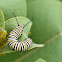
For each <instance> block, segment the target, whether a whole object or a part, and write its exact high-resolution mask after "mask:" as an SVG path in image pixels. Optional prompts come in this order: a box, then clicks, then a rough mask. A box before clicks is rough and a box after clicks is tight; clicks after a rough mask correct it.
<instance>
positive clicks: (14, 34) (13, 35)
mask: <svg viewBox="0 0 62 62" xmlns="http://www.w3.org/2000/svg"><path fill="white" fill-rule="evenodd" d="M13 14H14V13H13ZM14 16H15V15H14ZM15 18H16V16H15ZM16 21H17V19H16ZM29 22H31V21H29ZM29 22H28V23H29ZM28 23H27V24H28ZM17 24H18V21H17ZM27 24H25V25H24V24H21V25H19V24H18V27H17V28H15V29H13V31H11V32H10V34H9V36H8V42H9V46H10V48H11V49H13V50H15V51H20V52H21V51H25V50H27V49H28V48H29V47H30V46H31V44H32V40H31V39H30V38H27V39H26V40H25V41H22V42H18V38H19V37H21V35H22V34H23V30H24V27H25V26H26V25H27Z"/></svg>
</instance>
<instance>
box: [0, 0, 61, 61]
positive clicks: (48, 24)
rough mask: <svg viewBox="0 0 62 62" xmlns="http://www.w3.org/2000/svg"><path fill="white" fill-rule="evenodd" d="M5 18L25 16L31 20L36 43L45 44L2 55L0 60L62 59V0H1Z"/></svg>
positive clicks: (0, 4)
mask: <svg viewBox="0 0 62 62" xmlns="http://www.w3.org/2000/svg"><path fill="white" fill-rule="evenodd" d="M0 8H1V9H2V11H3V13H4V16H5V20H7V19H9V18H12V17H14V16H13V14H12V13H13V12H14V13H15V15H16V16H24V17H27V18H29V19H30V20H32V18H33V20H32V23H33V25H32V28H31V34H33V35H34V36H33V38H32V39H33V42H35V43H39V44H41V43H45V44H46V45H45V46H44V47H43V48H35V49H32V50H29V51H25V52H13V53H9V54H6V55H3V56H0V61H1V62H35V61H36V60H37V59H39V58H42V59H45V60H46V61H47V62H62V1H61V0H0Z"/></svg>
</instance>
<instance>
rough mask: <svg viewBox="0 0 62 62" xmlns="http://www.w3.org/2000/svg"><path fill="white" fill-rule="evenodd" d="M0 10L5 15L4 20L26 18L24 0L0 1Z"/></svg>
mask: <svg viewBox="0 0 62 62" xmlns="http://www.w3.org/2000/svg"><path fill="white" fill-rule="evenodd" d="M0 8H1V9H2V11H3V12H4V14H5V19H6V20H7V19H9V18H11V17H14V15H13V13H15V15H16V16H26V2H25V0H0Z"/></svg>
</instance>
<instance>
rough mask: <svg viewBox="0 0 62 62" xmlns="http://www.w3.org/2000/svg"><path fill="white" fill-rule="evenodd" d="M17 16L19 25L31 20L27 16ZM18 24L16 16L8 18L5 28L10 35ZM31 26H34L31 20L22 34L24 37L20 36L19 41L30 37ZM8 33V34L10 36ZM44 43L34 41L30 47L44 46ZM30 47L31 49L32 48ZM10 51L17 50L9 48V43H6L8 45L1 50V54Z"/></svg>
mask: <svg viewBox="0 0 62 62" xmlns="http://www.w3.org/2000/svg"><path fill="white" fill-rule="evenodd" d="M16 18H17V21H18V23H19V25H21V24H24V25H25V24H26V23H28V22H29V21H30V20H29V19H28V18H26V17H21V16H19V17H16ZM17 26H18V25H17V22H16V19H15V17H14V18H11V19H8V20H7V21H6V24H5V28H6V30H7V32H8V35H9V33H10V32H11V31H12V30H13V29H14V28H16V27H17ZM31 26H32V22H30V23H29V24H28V25H27V26H26V27H25V28H24V31H23V35H22V37H21V38H19V42H21V41H24V40H25V39H26V38H28V35H29V31H30V29H31ZM8 35H7V36H8ZM43 46H44V45H43V44H35V43H32V45H31V47H30V49H33V48H35V47H43ZM30 49H29V50H30ZM10 52H15V51H13V50H12V49H11V48H9V46H8V43H6V47H5V48H4V49H3V50H2V51H1V52H0V54H3V53H10Z"/></svg>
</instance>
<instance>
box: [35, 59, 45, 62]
mask: <svg viewBox="0 0 62 62" xmlns="http://www.w3.org/2000/svg"><path fill="white" fill-rule="evenodd" d="M35 62H46V61H45V60H44V59H42V58H39V59H38V60H36V61H35Z"/></svg>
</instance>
